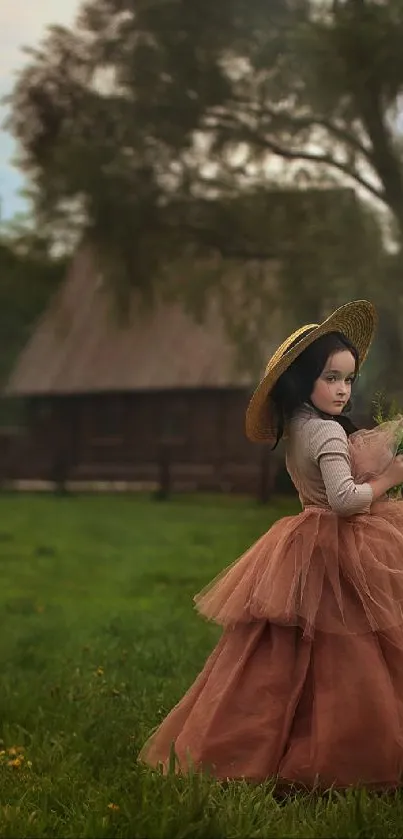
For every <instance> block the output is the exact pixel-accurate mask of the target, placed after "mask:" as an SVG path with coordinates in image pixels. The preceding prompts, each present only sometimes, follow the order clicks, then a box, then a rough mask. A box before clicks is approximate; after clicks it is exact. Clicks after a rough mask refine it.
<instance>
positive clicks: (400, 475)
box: [382, 454, 403, 489]
mask: <svg viewBox="0 0 403 839" xmlns="http://www.w3.org/2000/svg"><path fill="white" fill-rule="evenodd" d="M382 477H384V478H386V480H387V482H388V483H389V486H390V489H392V487H395V486H398V484H402V483H403V454H399V455H397V457H395V458H394V460H392V463H391V464H390V466H388V468H387V469H386V470H385V472H384V473H383V476H382Z"/></svg>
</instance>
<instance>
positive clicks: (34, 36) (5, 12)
mask: <svg viewBox="0 0 403 839" xmlns="http://www.w3.org/2000/svg"><path fill="white" fill-rule="evenodd" d="M79 6H80V0H9V3H7V0H3V2H2V0H0V99H2V98H3V97H4V96H6V95H7V94H8V93H10V91H11V90H12V87H13V84H14V79H15V73H16V71H18V70H19V69H20V68H21V67H22V66H23V65H24V63H26V62H27V60H28V58H27V56H25V55H24V53H23V52H22V48H23V47H25V46H37V45H38V44H39V43H40V40H41V38H42V36H43V35H44V34H45V32H46V27H47V26H49V25H51V24H53V23H57V24H62V25H66V26H69V25H70V24H72V23H73V22H74V18H75V16H76V13H77V11H78V9H79ZM6 116H7V109H6V107H5V106H4V105H2V104H0V126H2V125H3V122H4V119H5V118H6ZM15 151H16V146H15V143H14V140H13V138H12V136H10V134H8V133H7V132H6V131H5V130H4V129H2V128H0V202H1V203H0V220H1V221H5V220H8V219H10V218H12V217H13V216H15V215H16V213H21V212H26V211H27V205H26V203H25V200H24V199H23V198H22V197H21V196H20V195H19V192H20V190H21V189H22V188H23V186H24V180H23V177H22V175H21V174H20V172H19V171H18V169H16V168H15V167H14V166H13V163H12V159H13V157H14V155H15Z"/></svg>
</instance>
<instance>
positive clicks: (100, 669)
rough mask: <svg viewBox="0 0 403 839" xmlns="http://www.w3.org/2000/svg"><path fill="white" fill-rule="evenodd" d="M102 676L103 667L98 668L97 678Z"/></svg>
mask: <svg viewBox="0 0 403 839" xmlns="http://www.w3.org/2000/svg"><path fill="white" fill-rule="evenodd" d="M103 675H104V668H103V667H98V670H97V676H103Z"/></svg>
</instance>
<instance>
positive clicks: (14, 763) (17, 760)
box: [8, 757, 22, 769]
mask: <svg viewBox="0 0 403 839" xmlns="http://www.w3.org/2000/svg"><path fill="white" fill-rule="evenodd" d="M8 765H9V766H12V767H13V769H19V768H20V766H22V758H21V757H15V758H14V760H9V761H8Z"/></svg>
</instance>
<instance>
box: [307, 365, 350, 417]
mask: <svg viewBox="0 0 403 839" xmlns="http://www.w3.org/2000/svg"><path fill="white" fill-rule="evenodd" d="M354 378H355V359H354V356H353V354H352V353H351V352H350V351H349V350H338V351H337V352H335V353H333V354H332V355H330V356H329V358H328V360H327V362H326V364H325V367H324V369H323V371H322V373H321V374H320V376H319V379H316V382H315V384H314V388H313V391H312V393H311V401H312V403H313V404H314V405H315V408H317V409H318V410H319V411H323V412H324V413H325V414H330V415H333V416H334V415H336V414H341V412H342V411H343V408H344V407H345V405H346V404H347V402H348V400H349V399H350V396H351V386H352V384H353V381H354Z"/></svg>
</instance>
